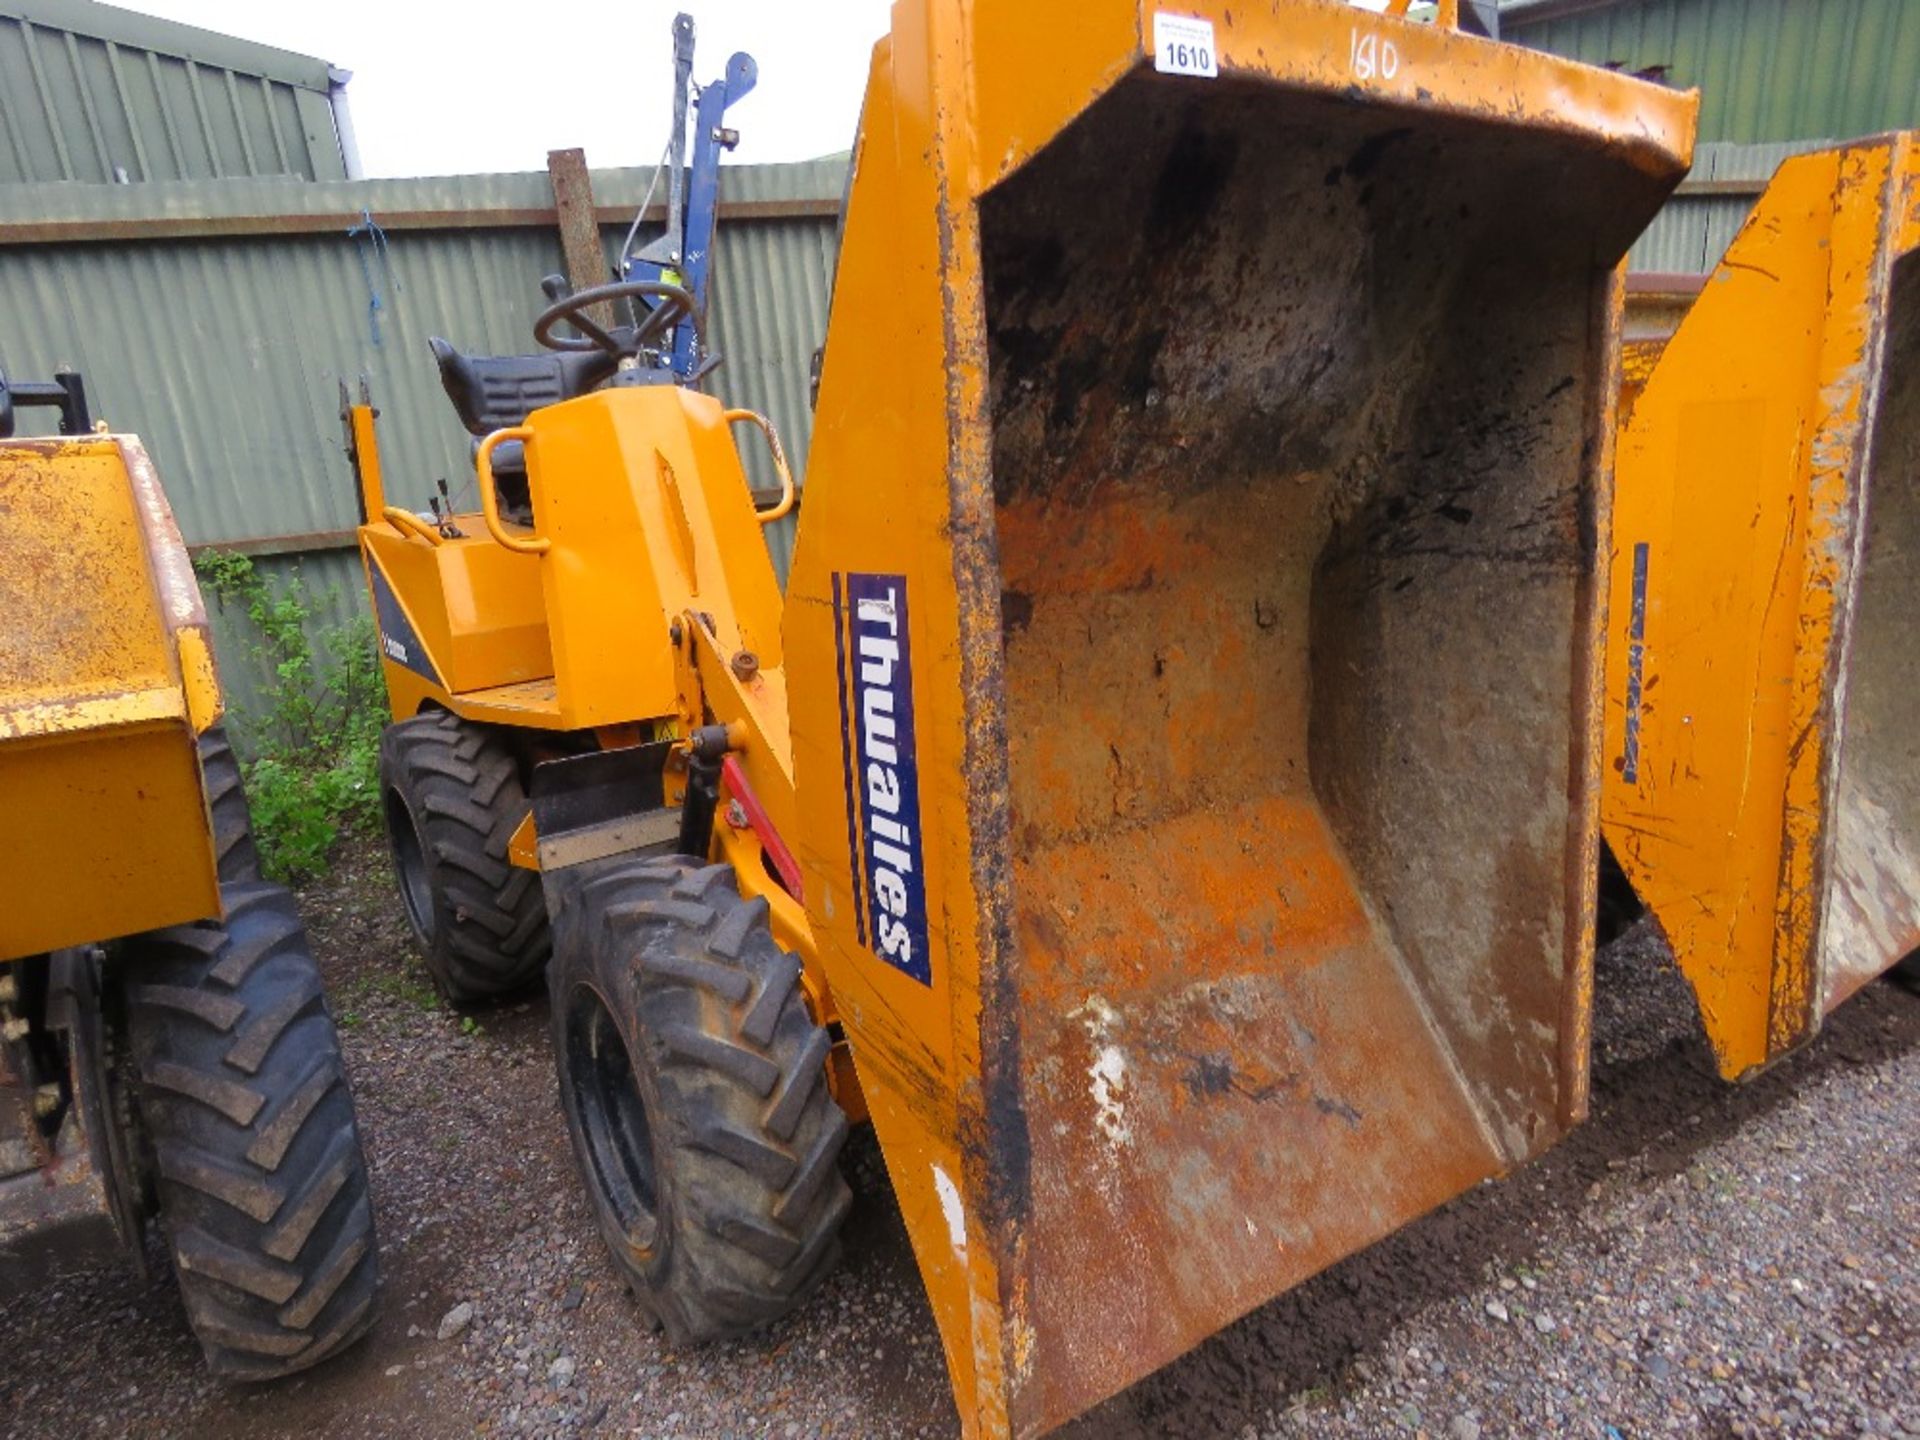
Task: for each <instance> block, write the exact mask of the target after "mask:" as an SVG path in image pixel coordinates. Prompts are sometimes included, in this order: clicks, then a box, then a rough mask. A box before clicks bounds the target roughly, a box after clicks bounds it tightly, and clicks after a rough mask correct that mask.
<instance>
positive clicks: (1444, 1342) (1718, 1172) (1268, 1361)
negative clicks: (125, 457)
mask: <svg viewBox="0 0 1920 1440" xmlns="http://www.w3.org/2000/svg"><path fill="white" fill-rule="evenodd" d="M303 899H304V902H305V905H306V910H307V915H308V919H309V923H310V924H311V925H312V927H313V931H314V935H315V939H316V942H317V948H318V949H319V952H320V954H321V957H322V963H323V964H324V965H325V966H326V968H327V971H328V978H329V982H330V985H331V993H332V996H333V1003H334V1008H335V1011H336V1013H337V1014H338V1015H339V1016H340V1018H341V1020H342V1024H343V1035H344V1038H345V1042H346V1050H347V1059H348V1063H349V1066H350V1067H351V1070H352V1075H353V1081H354V1085H355V1096H356V1100H357V1102H358V1105H359V1111H360V1119H361V1125H362V1129H363V1131H364V1133H365V1136H366V1139H367V1143H368V1146H369V1152H370V1161H371V1164H372V1168H373V1184H374V1196H375V1203H376V1206H377V1215H378V1223H379V1226H380V1236H381V1245H382V1262H383V1265H384V1267H385V1269H384V1285H385V1309H384V1314H383V1318H382V1320H381V1322H380V1325H379V1327H378V1329H377V1330H376V1332H375V1333H374V1335H373V1336H372V1338H371V1340H370V1341H369V1342H368V1343H367V1344H365V1345H363V1346H361V1347H359V1348H358V1349H357V1350H356V1351H355V1352H353V1353H352V1354H350V1355H348V1356H345V1357H342V1358H341V1359H339V1360H337V1361H335V1362H333V1363H331V1364H329V1365H327V1366H324V1367H322V1368H321V1369H320V1370H319V1371H317V1372H314V1373H312V1374H310V1375H307V1376H304V1377H301V1378H299V1379H297V1380H294V1381H291V1382H288V1383H287V1384H284V1385H280V1386H276V1387H271V1388H267V1389H255V1390H227V1389H223V1388H222V1387H220V1386H217V1385H215V1384H213V1383H212V1382H210V1381H207V1380H206V1379H204V1378H203V1377H202V1376H201V1374H200V1370H199V1366H198V1357H197V1352H196V1350H195V1347H194V1345H193V1343H192V1342H191V1340H190V1339H189V1338H188V1336H187V1334H186V1331H185V1325H184V1319H183V1317H182V1315H181V1313H180V1309H179V1303H178V1301H177V1299H176V1298H175V1295H174V1292H173V1289H172V1286H171V1284H170V1283H169V1282H168V1281H167V1280H166V1279H165V1277H164V1262H163V1260H162V1259H161V1257H159V1256H157V1255H156V1256H154V1257H152V1259H153V1261H154V1263H155V1276H156V1278H154V1279H152V1280H146V1281H143V1280H140V1279H137V1278H135V1277H133V1276H131V1275H129V1274H127V1273H125V1272H124V1271H122V1270H118V1269H97V1270H90V1271H85V1272H80V1273H76V1274H73V1275H70V1276H68V1277H66V1278H64V1279H62V1280H61V1281H59V1282H58V1283H56V1284H54V1285H52V1286H51V1287H49V1288H48V1289H46V1290H44V1291H41V1292H37V1293H33V1294H30V1295H24V1296H10V1297H8V1298H7V1299H5V1300H4V1301H0V1348H3V1349H4V1353H5V1354H6V1356H7V1360H6V1366H5V1373H4V1375H0V1433H4V1434H6V1435H20V1436H39V1435H47V1436H62V1437H67V1436H93V1435H140V1436H176V1435H177V1436H194V1437H201V1436H208V1437H250V1436H280V1435H319V1434H332V1435H343V1436H345V1435H352V1436H427V1437H431V1436H443V1435H444V1436H453V1435H474V1434H485V1435H503V1436H537V1435H554V1434H573V1433H583V1434H584V1433H593V1434H605V1435H640V1436H647V1437H659V1440H666V1437H689V1440H692V1437H699V1440H710V1437H712V1440H718V1437H750V1436H751V1437H761V1436H772V1437H786V1436H793V1437H798V1436H816V1435H836V1436H888V1437H894V1436H901V1437H907V1436H919V1435H925V1436H949V1435H952V1434H953V1433H954V1432H955V1430H956V1428H957V1427H956V1424H955V1420H954V1414H953V1408H952V1404H951V1402H950V1400H949V1399H948V1397H947V1387H946V1377H945V1373H944V1369H943V1366H942V1364H941V1361H940V1354H939V1346H938V1343H937V1341H936V1339H935V1337H934V1332H933V1327H932V1321H931V1318H930V1316H929V1313H928V1310H927V1306H926V1302H925V1300H924V1298H923V1297H922V1295H921V1291H920V1285H919V1279H918V1276H917V1274H916V1273H915V1270H914V1265H913V1259H912V1255H911V1252H910V1250H909V1249H908V1246H907V1241H906V1235H905V1231H904V1229H903V1227H902V1225H901V1221H900V1215H899V1211H898V1209H897V1207H896V1206H895V1205H894V1203H893V1200H892V1197H891V1195H890V1193H889V1191H888V1189H887V1185H886V1179H885V1173H884V1170H883V1169H882V1167H881V1164H880V1160H879V1156H878V1153H877V1151H876V1150H875V1148H874V1147H873V1143H872V1141H871V1139H870V1138H868V1137H866V1136H856V1138H855V1140H854V1142H853V1143H852V1145H851V1146H850V1151H849V1156H850V1162H851V1166H850V1168H851V1172H852V1173H851V1179H852V1181H853V1185H854V1190H855V1210H854V1213H853V1216H852V1218H851V1219H850V1220H849V1222H848V1227H847V1258H846V1263H845V1264H844V1265H843V1266H842V1268H841V1269H840V1271H839V1272H838V1273H837V1274H836V1275H835V1276H834V1278H833V1279H832V1280H830V1281H829V1282H828V1284H827V1285H826V1286H825V1288H824V1289H823V1290H822V1291H821V1292H820V1293H819V1294H818V1295H817V1296H816V1297H815V1299H814V1300H813V1301H812V1303H811V1304H809V1305H808V1306H807V1307H806V1308H805V1309H804V1310H802V1312H801V1313H799V1314H798V1315H795V1316H793V1317H791V1318H789V1319H788V1320H787V1321H785V1322H783V1323H782V1324H780V1325H779V1326H776V1327H775V1328H774V1329H773V1330H771V1331H770V1332H768V1333H767V1334H765V1335H763V1336H760V1337H757V1338H756V1339H754V1340H752V1341H749V1342H742V1343H736V1344H731V1345H724V1346H718V1347H714V1348H709V1349H703V1350H698V1351H675V1350H673V1349H671V1348H669V1347H668V1346H666V1345H665V1344H664V1343H663V1342H662V1341H661V1340H660V1338H659V1337H658V1336H656V1335H653V1334H651V1333H649V1332H648V1331H647V1330H646V1329H645V1328H644V1327H643V1326H642V1325H641V1324H640V1323H639V1319H638V1315H637V1312H636V1311H635V1309H634V1307H633V1305H632V1304H631V1302H630V1301H629V1300H628V1299H627V1297H626V1295H625V1293H624V1292H623V1291H622V1290H621V1288H620V1286H619V1284H618V1283H617V1281H616V1280H615V1278H614V1276H613V1274H612V1271H611V1268H610V1266H609V1264H608V1262H607V1261H606V1260H605V1258H604V1256H603V1252H602V1249H601V1245H600V1241H599V1238H598V1236H597V1235H596V1234H595V1233H594V1231H593V1228H592V1223H591V1221H590V1219H589V1217H588V1213H587V1209H586V1205H585V1203H584V1201H583V1199H582V1198H581V1196H580V1193H579V1189H578V1185H577V1182H576V1180H575V1178H574V1174H573V1166H572V1160H571V1156H570V1154H569V1152H568V1147H567V1141H566V1134H565V1130H564V1128H563V1126H562V1124H561V1120H560V1116H559V1111H558V1106H557V1103H556V1100H555V1096H554V1086H553V1078H552V1069H551V1065H550V1062H549V1060H548V1057H547V1046H546V1013H545V1012H546V1007H545V1004H544V1002H543V1001H542V1000H541V999H539V998H538V997H530V998H529V999H527V1000H526V1001H525V1002H523V1003H519V1004H513V1005H509V1006H507V1007H506V1008H505V1009H503V1010H499V1011H494V1012H489V1013H486V1014H484V1015H481V1016H478V1017H476V1018H475V1019H473V1020H468V1021H463V1020H462V1019H461V1018H460V1017H459V1016H456V1015H454V1014H452V1013H450V1012H448V1011H446V1010H445V1009H443V1008H442V1007H441V1006H439V1005H438V1004H437V1003H436V1002H435V1000H434V999H433V996H432V995H431V993H430V992H429V991H428V990H427V988H426V986H425V983H424V981H423V979H422V976H421V972H420V971H419V969H418V966H417V964H416V962H415V961H414V960H413V959H412V957H411V956H410V954H409V952H408V947H407V944H406V940H405V937H404V934H403V932H402V927H401V923H400V921H399V918H398V911H397V904H396V902H395V900H394V898H393V895H392V890H391V883H390V881H389V880H388V877H387V875H386V873H385V867H384V861H383V859H382V858H381V857H380V856H379V854H378V847H377V845H376V844H372V843H368V844H360V845H355V846H354V847H352V849H351V850H350V853H349V854H348V855H347V857H346V859H345V862H344V863H343V865H342V867H341V868H340V870H339V871H338V872H337V873H336V875H335V877H334V878H333V879H332V880H331V881H330V882H329V883H328V884H326V885H324V886H320V887H316V888H315V889H313V890H312V891H310V892H309V893H308V894H306V895H305V896H304V897H303ZM1691 1025H1692V1021H1691V1014H1690V1007H1689V1005H1688V1004H1687V1003H1686V997H1685V992H1684V989H1681V988H1678V981H1677V979H1676V977H1675V976H1674V975H1673V973H1672V971H1671V969H1670V967H1668V966H1667V965H1666V964H1665V963H1664V955H1663V952H1662V951H1661V949H1660V947H1659V944H1658V942H1657V941H1656V940H1654V939H1653V938H1652V937H1651V935H1650V934H1649V933H1648V932H1647V931H1646V930H1644V929H1641V930H1638V931H1634V932H1631V933H1629V935H1627V936H1626V937H1625V938H1624V939H1623V940H1622V941H1620V942H1619V943H1617V944H1616V945H1614V946H1612V947H1611V948H1610V949H1609V950H1608V951H1606V952H1604V953H1603V955H1602V958H1601V963H1600V973H1599V986H1598V1014H1597V1016H1596V1025H1595V1035H1596V1042H1595V1043H1596V1052H1595V1057H1594V1103H1593V1116H1592V1119H1591V1120H1590V1121H1589V1122H1588V1124H1587V1125H1586V1127H1585V1128H1584V1129H1582V1130H1580V1131H1578V1132H1576V1134H1575V1135H1574V1136H1573V1138H1571V1139H1570V1140H1569V1141H1568V1142H1567V1143H1565V1144H1563V1145H1562V1146H1561V1147H1560V1148H1559V1149H1557V1150H1556V1151H1554V1152H1552V1153H1551V1154H1550V1155H1549V1156H1548V1157H1547V1158H1546V1159H1544V1160H1543V1161H1541V1162H1540V1163H1538V1164H1535V1165H1533V1166H1531V1167H1529V1168H1528V1169H1526V1170H1525V1171H1522V1172H1521V1173H1519V1174H1518V1175H1515V1176H1513V1177H1510V1178H1509V1179H1508V1180H1506V1181H1504V1182H1501V1183H1499V1184H1494V1185H1488V1186H1485V1187H1482V1188H1481V1189H1479V1190H1478V1191H1476V1192H1474V1193H1473V1194H1470V1195H1468V1196H1465V1197H1463V1198H1462V1199H1460V1200H1458V1201H1456V1202H1455V1203H1454V1204H1452V1205H1450V1206H1448V1207H1446V1208H1445V1209H1444V1210H1441V1211H1440V1212H1438V1213H1436V1214H1434V1215H1432V1216H1429V1217H1428V1218H1427V1219H1425V1220H1422V1221H1420V1222H1418V1223H1416V1224H1414V1225H1412V1226H1409V1227H1408V1228H1407V1229H1405V1230H1403V1231H1401V1232H1400V1233H1399V1234H1398V1235H1396V1236H1394V1237H1392V1238H1391V1239H1389V1240H1387V1241H1386V1242H1384V1243H1383V1244H1381V1245H1378V1246H1375V1247H1374V1248H1373V1249H1371V1250H1369V1251H1367V1252H1366V1253H1364V1254H1362V1255H1359V1256H1356V1257H1354V1258H1353V1259H1351V1260H1348V1261H1347V1262H1345V1263H1343V1264H1341V1265H1339V1266H1336V1267H1335V1268H1333V1269H1332V1270H1330V1271H1328V1272H1326V1273H1325V1274H1323V1275H1321V1276H1319V1277H1318V1278H1317V1279H1315V1280H1313V1281H1312V1282H1310V1283H1308V1284H1307V1285H1305V1286H1303V1287H1301V1288H1300V1289H1299V1290H1296V1291H1294V1292H1293V1293H1291V1294H1289V1295H1287V1296H1284V1297H1282V1298H1281V1299H1280V1300H1278V1301H1276V1302H1274V1303H1273V1304H1271V1305H1268V1306H1266V1307H1264V1308H1263V1309H1261V1310H1259V1311H1257V1312H1256V1313H1254V1314H1253V1315H1251V1316H1249V1317H1247V1318H1246V1319H1245V1320H1242V1321H1240V1322H1239V1323H1238V1324H1236V1325H1234V1326H1232V1327H1230V1328H1229V1329H1227V1330H1226V1331H1224V1332H1222V1333H1221V1334H1220V1335H1218V1336H1216V1337H1215V1338H1214V1339H1212V1340H1211V1341H1209V1342H1208V1343H1207V1344H1205V1345H1203V1346H1201V1347H1200V1348H1199V1349H1198V1350H1196V1351H1195V1352H1193V1353H1192V1354H1191V1355H1189V1356H1187V1357H1186V1358H1185V1359H1183V1360H1181V1361H1178V1362H1176V1363H1175V1364H1174V1365H1172V1366H1170V1367H1168V1368H1167V1369H1166V1370H1164V1371H1162V1372H1161V1373H1160V1374H1159V1375H1157V1376H1155V1377H1153V1378H1152V1379H1150V1380H1148V1381H1146V1382H1144V1383H1143V1384H1141V1385H1139V1386H1136V1387H1135V1388H1134V1389H1133V1390H1131V1391H1129V1392H1127V1393H1126V1394H1124V1395H1122V1396H1120V1397H1118V1398H1116V1399H1115V1400H1113V1401H1110V1402H1109V1403H1108V1404H1106V1405H1104V1406H1102V1407H1101V1408H1100V1409H1099V1410H1098V1411H1096V1412H1095V1413H1093V1414H1092V1415H1089V1416H1087V1417H1085V1418H1084V1419H1082V1420H1081V1421H1079V1422H1077V1423H1076V1424H1074V1425H1071V1426H1069V1427H1067V1429H1066V1430H1065V1431H1063V1432H1061V1433H1062V1434H1063V1435H1064V1436H1069V1437H1072V1440H1136V1437H1137V1440H1145V1437H1159V1436H1182V1437H1185V1436H1191V1437H1196V1440H1211V1437H1221V1440H1248V1437H1253V1440H1265V1437H1270V1436H1316V1437H1317V1436H1333V1437H1342V1436H1368V1437H1370V1436H1419V1435H1426V1436H1430V1437H1435V1440H1470V1437H1475V1436H1485V1437H1493V1436H1535V1435H1573V1436H1591V1437H1596V1440H1639V1437H1647V1436H1655V1435H1697V1436H1709V1437H1716V1440H1717V1437H1727V1436H1762V1435H1837V1436H1858V1435H1890V1436H1899V1435H1908V1436H1913V1437H1920V1367H1917V1366H1916V1362H1915V1360H1914V1357H1913V1347H1914V1343H1915V1340H1916V1338H1917V1337H1920V1195H1917V1194H1916V1191H1917V1189H1920V997H1916V996H1913V995H1910V994H1907V993H1904V992H1902V991H1899V990H1896V989H1895V988H1894V987H1892V986H1888V985H1879V986H1873V987H1870V988H1869V989H1868V990H1867V991H1866V992H1864V993H1863V994H1862V995H1861V996H1860V997H1859V998H1858V999H1857V1000H1855V1001H1853V1002H1852V1003H1851V1004H1849V1005H1848V1006H1847V1007H1846V1008H1845V1009H1843V1010H1842V1011H1841V1012H1840V1013H1839V1014H1838V1015H1837V1016H1835V1017H1834V1019H1833V1021H1832V1022H1831V1023H1830V1025H1829V1027H1828V1030H1827V1032H1826V1034H1825V1035H1824V1036H1823V1037H1822V1038H1821V1040H1820V1041H1819V1042H1818V1043H1817V1044H1815V1045H1813V1046H1812V1047H1810V1048H1809V1049H1808V1050H1807V1051H1806V1052H1804V1053H1802V1054H1801V1055H1798V1056H1796V1057H1794V1058H1793V1059H1791V1060H1790V1061H1788V1062H1786V1063H1785V1064H1783V1065H1781V1066H1780V1067H1778V1068H1777V1069H1776V1070H1775V1071H1774V1072H1772V1073H1770V1074H1769V1075H1767V1076H1764V1077H1762V1078H1761V1079H1760V1080H1758V1081H1756V1082H1754V1083H1753V1084H1750V1085H1747V1086H1743V1087H1741V1088H1739V1089H1728V1088H1726V1087H1724V1086H1722V1085H1720V1084H1719V1082H1718V1081H1717V1080H1715V1079H1714V1078H1713V1077H1712V1073H1711V1070H1710V1068H1709V1066H1708V1064H1707V1061H1706V1059H1705V1056H1704V1051H1703V1048H1702V1046H1701V1044H1700V1042H1699V1041H1698V1040H1697V1038H1696V1037H1695V1036H1694V1035H1693V1034H1692V1033H1691Z"/></svg>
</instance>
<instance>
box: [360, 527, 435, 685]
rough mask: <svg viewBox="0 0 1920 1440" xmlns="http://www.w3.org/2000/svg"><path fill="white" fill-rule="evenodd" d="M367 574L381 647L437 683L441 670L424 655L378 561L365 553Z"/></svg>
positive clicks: (396, 660) (387, 653)
mask: <svg viewBox="0 0 1920 1440" xmlns="http://www.w3.org/2000/svg"><path fill="white" fill-rule="evenodd" d="M367 575H368V578H369V579H371V580H372V582H373V615H374V622H375V623H376V624H378V625H379V627H380V649H381V651H382V653H384V654H385V655H386V657H387V658H388V659H389V660H391V661H393V662H394V663H395V664H397V665H404V666H406V667H407V669H409V670H411V671H413V673H414V674H416V675H424V676H425V677H426V678H427V679H429V680H431V681H432V682H433V683H434V684H436V685H438V684H439V683H440V672H439V671H438V670H435V669H434V668H433V661H432V660H430V659H428V658H427V647H426V646H424V645H422V644H421V643H420V636H419V635H418V633H416V632H415V630H414V628H413V622H412V621H410V620H408V619H407V612H406V611H404V610H402V609H401V608H400V601H399V598H398V597H397V596H395V595H394V593H393V586H392V585H391V584H389V583H388V581H387V576H386V572H385V571H383V570H381V568H380V562H379V561H378V560H376V559H374V558H373V556H371V555H369V556H367Z"/></svg>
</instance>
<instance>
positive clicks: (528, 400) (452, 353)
mask: <svg viewBox="0 0 1920 1440" xmlns="http://www.w3.org/2000/svg"><path fill="white" fill-rule="evenodd" d="M427 343H428V344H430V345H431V346H432V347H433V358H434V359H435V360H437V361H439V363H440V383H441V385H442V386H443V387H445V389H446V392H447V398H448V399H449V400H451V401H452V402H453V408H454V412H455V413H456V414H458V415H459V417H460V423H461V424H462V425H464V426H466V428H467V433H468V434H470V435H491V434H492V433H493V432H494V431H495V430H504V429H506V428H507V427H508V426H509V425H520V424H524V423H525V422H526V418H527V416H529V415H531V414H532V413H533V412H534V411H535V410H538V409H539V408H540V407H541V406H543V405H556V404H558V403H559V402H560V401H562V400H571V399H573V398H574V397H575V396H577V395H584V394H586V393H587V392H588V391H589V390H591V389H592V388H593V387H594V386H596V385H598V384H599V383H600V382H601V381H603V380H605V379H606V378H607V377H608V376H610V375H612V374H613V372H614V368H615V361H614V358H613V357H612V356H611V355H603V354H601V353H600V352H598V351H579V352H568V353H561V352H558V351H554V352H551V353H547V354H542V355H463V354H461V353H460V352H459V351H458V350H456V349H454V348H453V346H452V345H450V344H449V343H448V342H447V341H445V340H442V339H441V338H440V337H439V336H437V335H436V336H434V337H433V338H432V339H431V340H429V341H428V342H427Z"/></svg>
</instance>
